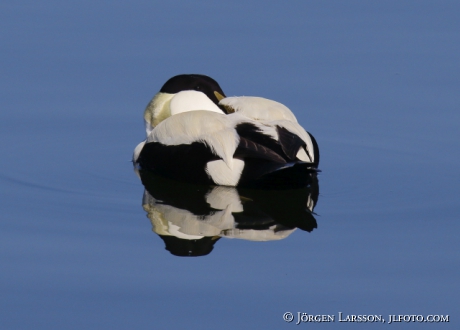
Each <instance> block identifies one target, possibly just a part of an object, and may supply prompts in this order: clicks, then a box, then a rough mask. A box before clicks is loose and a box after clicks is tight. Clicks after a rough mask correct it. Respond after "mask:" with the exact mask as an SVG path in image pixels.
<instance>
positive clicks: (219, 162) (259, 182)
mask: <svg viewBox="0 0 460 330" xmlns="http://www.w3.org/2000/svg"><path fill="white" fill-rule="evenodd" d="M144 119H145V125H146V133H147V138H146V140H145V141H144V142H142V143H140V144H139V145H138V146H137V147H136V148H135V150H134V155H133V163H134V164H135V166H136V167H138V168H140V169H142V170H149V171H153V172H155V173H158V174H160V175H163V176H165V177H168V178H172V179H176V180H180V181H189V182H195V183H202V184H212V185H224V186H249V187H269V188H283V187H298V186H304V185H306V184H308V182H309V180H310V178H311V175H312V174H315V175H316V171H317V167H318V164H319V149H318V145H317V143H316V141H315V139H314V137H313V136H312V135H311V134H309V133H308V132H306V131H305V130H304V129H303V128H302V127H301V126H300V125H299V124H298V123H297V119H296V118H295V116H294V114H293V113H292V112H291V111H290V110H289V109H288V108H287V107H286V106H284V105H282V104H281V103H278V102H275V101H272V100H268V99H265V98H260V97H226V96H225V94H224V92H223V91H222V89H221V88H220V86H219V84H218V83H217V82H216V81H215V80H214V79H212V78H210V77H208V76H205V75H199V74H183V75H178V76H175V77H172V78H171V79H169V80H168V81H167V82H166V83H165V84H164V85H163V87H162V88H161V89H160V92H158V93H157V94H156V95H155V96H154V97H153V99H152V100H151V101H150V103H149V104H148V105H147V108H146V109H145V112H144Z"/></svg>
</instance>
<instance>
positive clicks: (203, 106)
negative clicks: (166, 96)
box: [169, 91, 223, 116]
mask: <svg viewBox="0 0 460 330" xmlns="http://www.w3.org/2000/svg"><path fill="white" fill-rule="evenodd" d="M169 107H170V110H171V116H174V115H177V114H179V113H182V112H188V111H195V110H207V111H213V112H217V113H220V114H223V111H222V110H221V109H220V108H219V107H218V106H217V105H216V104H215V103H214V102H212V101H211V100H210V99H209V97H207V96H206V94H204V93H202V92H197V91H182V92H179V93H177V94H175V95H174V97H173V98H172V99H171V103H170V104H169Z"/></svg>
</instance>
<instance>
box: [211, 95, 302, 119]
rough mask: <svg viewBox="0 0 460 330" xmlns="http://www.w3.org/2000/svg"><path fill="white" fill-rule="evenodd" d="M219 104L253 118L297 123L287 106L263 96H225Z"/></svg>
mask: <svg viewBox="0 0 460 330" xmlns="http://www.w3.org/2000/svg"><path fill="white" fill-rule="evenodd" d="M219 104H222V105H224V106H229V107H230V108H232V109H234V110H235V112H238V113H239V114H241V115H243V116H245V117H248V118H251V119H254V120H261V121H264V120H289V121H292V122H294V123H297V119H296V118H295V116H294V114H293V113H292V111H291V110H289V108H288V107H286V106H285V105H284V104H281V103H279V102H276V101H273V100H269V99H265V98H263V97H256V96H238V97H236V96H235V97H226V98H224V99H222V100H221V101H220V102H219Z"/></svg>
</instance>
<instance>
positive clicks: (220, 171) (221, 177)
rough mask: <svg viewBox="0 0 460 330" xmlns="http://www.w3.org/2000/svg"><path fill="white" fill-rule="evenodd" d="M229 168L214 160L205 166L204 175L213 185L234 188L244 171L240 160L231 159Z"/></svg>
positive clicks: (221, 161)
mask: <svg viewBox="0 0 460 330" xmlns="http://www.w3.org/2000/svg"><path fill="white" fill-rule="evenodd" d="M231 162H232V163H231V166H228V164H227V163H226V162H224V161H223V160H220V159H219V160H214V161H211V162H209V163H207V164H206V173H208V175H209V176H210V177H211V178H212V180H213V181H214V183H216V184H218V185H222V186H232V187H234V186H236V185H237V184H238V181H239V180H240V178H241V173H242V172H243V169H244V162H243V161H242V160H241V159H231Z"/></svg>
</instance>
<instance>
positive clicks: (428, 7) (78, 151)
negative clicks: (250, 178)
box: [0, 1, 460, 329]
mask: <svg viewBox="0 0 460 330" xmlns="http://www.w3.org/2000/svg"><path fill="white" fill-rule="evenodd" d="M7 3H8V2H7ZM341 3H342V2H308V3H305V4H304V3H302V4H300V3H299V4H298V5H299V6H297V7H296V8H287V7H285V6H284V5H283V6H282V5H281V4H279V5H277V4H270V5H267V6H266V7H263V8H260V6H257V5H256V3H255V2H254V3H246V2H245V4H243V3H235V4H233V5H230V4H228V5H216V4H214V3H212V2H206V1H205V2H203V3H200V4H197V5H196V6H195V5H194V6H191V5H184V4H182V3H179V2H178V3H176V7H175V9H171V8H170V7H166V5H160V4H145V3H143V2H135V4H133V5H132V6H131V5H130V6H128V5H125V4H123V3H121V2H120V3H118V2H114V4H113V6H111V7H107V8H106V7H103V6H102V5H93V4H92V3H91V4H90V3H89V2H88V3H87V4H86V5H85V3H84V2H83V3H81V4H79V5H62V4H57V3H53V2H49V3H48V4H47V5H43V6H42V5H41V6H36V5H35V4H34V3H32V2H30V3H29V4H27V2H24V3H23V4H22V5H16V4H13V3H12V2H11V4H2V5H1V6H2V12H3V13H4V14H2V16H4V17H3V18H2V20H1V21H2V23H1V24H2V26H3V27H4V29H3V31H4V32H2V33H1V36H2V49H4V54H5V57H4V60H3V61H2V62H3V63H2V66H1V69H2V72H3V73H2V77H3V78H2V79H1V85H2V88H1V90H2V91H1V101H0V102H1V108H2V111H1V113H0V140H1V141H2V143H1V144H0V152H1V155H2V157H1V158H0V187H1V190H0V191H1V200H0V206H1V221H0V246H1V248H0V261H1V265H2V271H1V272H0V289H1V291H0V292H1V295H0V296H1V299H0V302H1V308H0V328H2V329H101V328H102V329H152V328H156V329H168V328H178V329H181V328H190V329H198V328H200V329H201V328H206V329H207V328H223V329H235V328H264V329H285V328H286V329H287V328H293V327H296V326H295V323H297V312H305V313H308V314H313V315H316V314H326V315H333V316H335V322H331V323H327V324H326V323H325V324H321V325H315V326H317V327H323V328H325V329H335V328H340V329H342V328H344V329H352V328H356V327H359V325H358V324H356V323H347V322H338V313H339V312H342V313H343V315H344V316H343V317H345V315H348V314H366V315H367V314H373V315H374V314H375V315H383V316H384V318H385V320H388V315H389V314H396V315H398V314H403V315H404V314H416V315H423V316H427V315H430V314H435V315H449V317H450V322H449V323H438V324H430V323H422V324H419V323H405V322H402V323H397V324H392V325H388V327H392V328H396V329H398V328H419V327H423V328H426V329H457V328H458V327H459V321H458V319H459V317H460V316H459V313H458V306H459V305H460V299H459V286H458V278H459V275H460V264H459V261H460V260H459V259H460V258H459V244H458V237H457V236H458V235H457V233H458V232H459V230H460V223H459V221H458V220H459V215H460V205H459V203H458V198H459V195H460V194H459V193H460V188H459V184H460V177H459V175H458V164H459V163H460V154H459V152H458V150H460V143H459V135H458V124H459V123H460V115H459V112H458V104H460V97H459V96H458V95H459V94H458V90H459V87H460V86H459V85H460V83H459V80H458V77H459V76H460V72H459V71H460V70H459V69H460V67H459V66H458V55H459V45H460V40H459V35H458V31H459V28H460V26H459V25H460V24H459V22H458V15H457V14H455V13H458V10H459V9H460V7H459V5H458V4H456V3H455V2H448V1H445V2H442V3H437V2H423V4H422V3H420V2H415V1H408V2H405V4H404V5H402V4H400V3H399V2H385V5H384V4H380V5H377V4H369V3H368V2H360V1H355V2H349V4H348V5H342V4H341ZM88 6H89V7H88ZM88 8H91V10H88ZM216 12H222V13H225V15H222V16H219V17H221V18H217V17H216V15H215V13H216ZM5 13H7V14H5ZM159 13H161V14H159ZM192 14H193V15H192ZM235 21H238V22H239V24H235ZM229 50H231V51H230V52H229ZM190 72H196V73H204V74H208V75H210V76H212V77H214V78H215V79H216V80H217V81H219V83H220V84H221V86H222V88H223V90H224V91H225V92H226V93H227V94H228V95H259V96H264V97H268V98H273V99H276V100H278V101H280V102H283V103H285V104H286V105H288V106H289V107H290V108H291V109H292V110H293V111H294V113H295V114H296V115H297V116H298V119H299V122H300V123H301V124H302V125H303V126H304V127H305V128H306V129H307V130H309V131H310V132H311V133H312V134H313V135H314V136H315V137H316V139H317V140H318V143H319V146H320V151H321V163H320V168H321V170H322V172H321V174H320V175H319V176H318V179H319V196H318V202H317V204H316V207H315V209H314V212H315V214H313V216H314V221H315V222H316V224H315V225H316V227H317V228H314V227H315V226H306V227H304V228H303V229H304V230H303V229H299V228H298V229H295V230H294V229H293V228H292V226H291V227H290V225H292V224H289V223H288V224H286V223H284V224H281V225H280V226H281V227H276V228H278V230H277V231H276V233H278V234H276V233H275V232H274V231H270V230H268V229H267V228H266V227H267V226H266V227H264V228H259V229H262V231H263V230H265V232H264V233H263V234H262V236H263V237H265V238H271V239H273V238H276V239H273V240H270V241H265V242H257V241H250V240H246V239H242V238H241V236H244V235H243V234H241V233H240V234H241V235H240V236H238V235H236V234H235V233H232V232H230V231H228V230H227V231H224V232H225V233H227V235H224V234H222V235H220V236H225V237H222V238H220V239H218V240H215V241H212V246H213V249H212V251H211V252H210V253H209V254H207V255H206V256H201V257H178V256H174V255H173V254H172V253H170V251H168V250H166V249H165V241H164V240H163V239H162V238H161V237H160V236H159V234H158V233H156V232H154V231H152V223H151V219H149V217H148V216H149V214H148V212H146V210H144V207H146V205H148V203H146V198H145V197H144V186H143V185H142V182H141V180H140V179H139V178H138V177H137V176H136V174H135V173H134V171H133V169H132V164H131V162H130V159H131V153H132V150H133V149H134V147H135V145H136V144H137V143H138V142H140V141H141V140H142V139H143V136H144V132H143V131H144V128H143V123H142V113H143V109H144V107H145V105H146V104H147V102H148V101H149V100H150V98H151V97H152V96H153V95H154V94H155V93H156V92H157V90H158V89H159V88H160V87H161V85H162V84H163V83H164V81H166V79H168V78H169V77H170V76H173V75H175V74H178V73H190ZM220 193H222V192H217V191H216V192H212V191H211V192H206V193H204V195H203V196H201V197H200V198H202V200H201V201H200V202H196V203H194V202H192V205H202V204H200V203H204V204H206V203H205V202H203V201H204V200H206V198H208V199H207V201H208V202H209V201H210V200H211V199H212V198H214V199H212V200H213V201H214V202H216V201H218V200H219V201H220V202H222V203H223V204H222V205H223V206H222V207H221V209H220V210H224V209H226V208H227V207H230V209H232V210H237V208H238V207H241V205H242V206H243V207H244V206H247V205H248V202H247V201H248V200H247V199H245V198H247V196H248V195H247V193H246V194H243V193H241V192H240V195H241V196H243V197H242V198H241V200H239V199H238V196H239V195H238V194H237V192H235V191H224V192H223V193H224V195H219V194H220ZM213 194H214V195H213ZM225 194H227V195H225ZM235 194H236V195H235ZM307 195H308V194H307ZM216 196H217V197H216ZM219 196H224V197H219ZM232 196H233V197H232ZM235 196H236V197H235ZM302 196H303V197H302V198H306V199H307V200H308V196H306V195H302ZM186 198H188V197H184V203H185V201H186ZM219 198H220V199H219ZM232 198H236V199H232ZM254 198H255V197H254ZM229 200H232V201H234V203H233V204H231V203H227V204H225V202H228V201H229ZM180 201H182V199H180ZM239 202H241V205H240V204H238V203H239ZM216 203H217V202H216ZM230 204H231V205H230ZM274 204H276V203H274ZM143 205H144V207H143ZM215 205H217V204H215ZM229 205H230V206H229ZM264 207H266V206H260V205H258V206H257V207H254V208H253V209H251V210H255V209H257V210H259V211H260V210H261V209H262V210H265V211H266V210H267V209H264ZM146 209H147V211H148V207H147V208H146ZM170 211H171V210H170ZM171 212H172V211H171ZM254 212H255V213H256V211H254ZM267 212H268V211H267ZM267 212H266V213H267ZM273 212H274V211H273ZM268 213H270V212H268ZM275 213H276V212H275ZM222 214H224V212H222ZM270 214H272V215H273V214H274V213H270ZM229 219H230V218H229V217H228V214H226V215H225V217H224V216H222V217H219V218H218V219H217V220H216V219H214V220H212V221H215V222H212V221H211V220H209V219H208V220H209V222H208V223H207V224H212V225H213V226H211V227H212V228H211V229H209V227H207V230H210V233H211V234H212V235H215V234H216V232H215V231H216V230H217V229H219V228H224V227H225V226H224V225H222V226H223V227H222V226H221V227H219V226H220V223H219V224H217V225H216V223H218V222H219V221H224V220H225V221H229ZM241 219H242V218H241V217H240V221H243V220H241ZM245 219H246V220H247V218H245ZM309 219H310V218H309ZM230 220H231V219H230ZM246 220H245V221H246ZM195 221H200V220H196V219H195ZM309 221H311V219H310V220H309ZM197 224H198V225H197ZM227 224H228V223H227ZM181 225H182V226H183V223H176V224H175V226H176V227H174V226H171V227H170V228H169V229H170V230H171V229H172V230H173V229H174V228H176V230H177V228H180V226H181ZM194 225H196V226H199V225H200V223H199V222H194ZM246 225H247V227H248V228H250V224H249V225H248V224H247V223H246ZM196 226H195V227H193V226H191V229H190V232H188V235H197V236H200V235H198V234H199V233H200V231H199V230H202V228H201V227H200V228H201V229H197V228H198V227H196ZM268 227H270V226H268ZM216 228H217V229H216ZM225 228H226V229H228V227H225ZM193 230H198V231H195V232H194V231H193ZM157 231H158V228H157ZM179 231H180V230H179ZM248 232H249V231H248ZM248 232H246V234H247V233H248ZM201 233H202V231H201ZM211 234H209V237H211ZM252 234H253V233H252ZM252 234H251V235H252ZM247 235H249V234H247ZM264 235H265V236H264ZM251 237H252V238H253V239H254V236H251ZM246 238H247V237H246ZM259 238H260V236H259ZM208 252H209V251H208ZM285 312H292V313H293V314H294V317H295V319H294V321H293V322H292V323H286V322H285V321H283V319H282V316H283V314H284V313H285ZM311 326H312V325H311V324H303V323H302V324H300V325H299V326H297V327H311ZM385 326H387V325H385ZM365 327H366V328H369V329H371V328H379V327H381V325H380V324H368V325H365Z"/></svg>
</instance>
